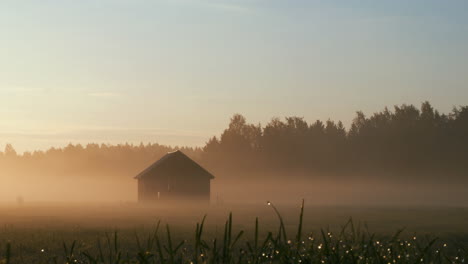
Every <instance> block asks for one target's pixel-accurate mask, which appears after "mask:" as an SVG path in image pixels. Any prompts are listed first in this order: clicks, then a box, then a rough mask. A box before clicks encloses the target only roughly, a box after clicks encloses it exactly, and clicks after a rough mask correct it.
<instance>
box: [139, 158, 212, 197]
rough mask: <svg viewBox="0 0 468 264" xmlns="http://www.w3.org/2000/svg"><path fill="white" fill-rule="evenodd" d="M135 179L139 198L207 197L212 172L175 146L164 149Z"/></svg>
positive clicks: (208, 195)
mask: <svg viewBox="0 0 468 264" xmlns="http://www.w3.org/2000/svg"><path fill="white" fill-rule="evenodd" d="M135 179H137V180H138V201H183V200H190V201H197V200H200V201H209V199H210V181H211V180H212V179H214V176H213V175H212V174H211V173H209V172H208V171H207V170H205V169H204V168H203V167H201V166H200V165H199V164H197V163H196V162H195V161H193V160H192V159H190V158H189V157H187V156H186V155H185V154H184V153H182V151H180V150H177V151H174V152H169V153H167V154H166V155H165V156H163V157H162V158H161V159H160V160H158V161H156V162H155V163H153V164H152V165H151V166H149V167H148V168H147V169H145V170H144V171H142V172H141V173H140V174H138V175H137V176H135Z"/></svg>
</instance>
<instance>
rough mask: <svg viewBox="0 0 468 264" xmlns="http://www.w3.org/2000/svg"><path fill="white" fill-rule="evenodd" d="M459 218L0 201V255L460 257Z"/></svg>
mask: <svg viewBox="0 0 468 264" xmlns="http://www.w3.org/2000/svg"><path fill="white" fill-rule="evenodd" d="M275 209H277V210H278V212H279V213H280V217H279V216H278V214H277V212H276V211H275ZM230 212H232V218H230V216H229V215H230ZM205 215H206V220H205V221H204V222H203V218H204V216H205ZM257 217H258V225H257V224H256V218H257ZM301 219H302V220H301ZM202 222H203V224H202ZM467 223H468V208H463V207H421V206H420V207H414V206H413V207H401V206H399V207H398V206H380V207H377V206H375V207H370V206H367V207H357V206H356V207H352V206H341V207H338V206H335V207H332V206H307V204H306V206H305V207H304V211H303V216H302V217H301V205H300V203H297V204H276V205H273V204H271V205H267V203H266V202H265V203H264V204H238V205H236V204H225V205H222V206H221V205H218V206H216V205H211V206H208V205H201V206H200V205H192V206H184V207H182V206H180V205H171V206H167V207H148V206H141V205H137V204H134V203H118V204H114V203H105V204H94V203H88V204H78V203H75V204H72V203H67V204H58V203H55V204H44V203H42V204H41V203H36V204H23V205H16V204H3V205H1V208H0V224H1V231H0V243H1V245H0V246H1V248H2V253H1V257H0V259H2V261H3V263H67V262H68V263H72V262H73V263H270V262H275V263H283V262H287V263H299V262H302V263H338V262H339V263H464V262H465V261H466V257H467V252H466V251H465V250H466V249H467V245H468V225H467ZM202 226H203V228H202ZM400 231H401V232H400ZM396 234H397V235H396Z"/></svg>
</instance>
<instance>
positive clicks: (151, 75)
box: [0, 0, 468, 151]
mask: <svg viewBox="0 0 468 264" xmlns="http://www.w3.org/2000/svg"><path fill="white" fill-rule="evenodd" d="M467 10H468V1H466V0H450V1H443V0H439V1H433V0H411V1H409V0H388V1H377V0H360V1H358V0H346V1H344V0H343V1H332V0H323V1H314V0H41V1H37V0H30V1H27V0H3V1H1V2H0V148H3V146H4V144H5V143H6V142H11V143H13V144H14V146H15V147H16V148H17V149H19V150H20V151H23V150H32V149H37V148H46V147H49V146H52V145H55V146H59V145H64V144H66V143H68V142H81V143H83V142H110V143H117V142H125V141H128V142H140V141H144V142H148V141H151V142H160V143H163V144H164V143H165V144H182V145H202V144H203V143H204V142H205V141H206V140H207V139H208V138H209V137H210V136H211V135H215V134H219V133H221V131H222V130H223V129H224V128H225V127H226V126H227V124H228V122H229V118H230V116H231V115H232V114H234V113H242V114H244V115H245V116H246V117H247V119H248V120H249V121H251V122H255V123H257V122H261V123H266V122H267V121H268V120H269V119H270V118H271V117H273V116H279V117H283V116H290V115H297V116H302V117H305V118H306V120H308V121H314V120H315V119H328V118H331V119H334V120H338V119H339V120H343V121H344V122H345V124H349V123H350V121H351V120H352V118H353V116H354V112H355V111H356V110H363V111H364V112H366V113H372V112H373V111H377V110H380V109H382V108H383V107H384V106H386V105H388V106H392V105H394V104H401V103H413V104H417V105H419V104H420V103H421V102H422V101H424V100H429V101H431V102H432V103H433V104H434V106H435V107H436V108H438V109H440V110H442V111H449V110H450V109H451V108H452V106H454V105H467V104H468V87H467V84H468V48H467V47H468V16H467V15H466V11H467Z"/></svg>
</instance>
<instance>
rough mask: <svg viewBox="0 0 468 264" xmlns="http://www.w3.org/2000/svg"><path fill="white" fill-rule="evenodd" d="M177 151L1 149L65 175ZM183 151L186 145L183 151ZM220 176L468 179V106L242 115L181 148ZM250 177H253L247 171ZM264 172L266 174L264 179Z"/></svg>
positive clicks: (128, 165)
mask: <svg viewBox="0 0 468 264" xmlns="http://www.w3.org/2000/svg"><path fill="white" fill-rule="evenodd" d="M174 149H176V148H172V147H168V146H163V145H158V144H147V145H144V144H140V145H137V146H135V145H129V144H124V145H116V146H109V145H105V144H101V145H98V144H88V145H87V146H81V145H71V144H70V145H68V146H67V147H65V148H61V149H56V148H51V149H49V150H48V151H45V152H42V151H35V152H33V153H24V154H23V155H17V154H16V152H15V151H14V149H13V147H12V146H11V145H7V146H6V148H5V151H4V152H3V153H0V164H2V168H6V167H8V165H13V164H15V165H16V166H15V167H16V168H22V169H26V168H29V169H30V170H38V171H39V170H42V171H49V172H54V173H59V174H61V173H62V174H63V173H64V174H70V173H86V174H89V173H91V174H95V173H98V174H99V173H100V172H106V173H107V174H109V173H111V174H112V173H113V172H115V173H118V174H125V173H128V174H131V173H135V172H138V170H140V169H142V168H144V166H146V165H148V164H150V163H151V162H153V161H154V160H156V159H158V158H160V157H161V156H162V155H164V154H165V153H166V152H168V151H172V150H174ZM179 149H180V148H179ZM182 150H183V151H184V152H185V153H187V154H188V155H189V156H191V157H192V158H194V159H195V160H197V161H198V162H200V163H202V164H203V165H204V166H205V167H206V168H207V169H209V170H212V171H213V172H214V173H215V174H216V175H226V177H228V176H229V177H243V176H245V177H253V176H252V175H265V177H268V175H273V172H274V173H275V174H279V175H283V177H289V176H291V175H292V174H294V173H298V174H303V175H304V176H306V177H313V176H314V175H335V176H336V175H338V176H340V177H341V176H346V175H351V174H355V175H359V174H362V175H364V174H365V175H379V176H383V175H384V176H385V177H407V176H408V175H412V176H413V177H429V176H431V177H432V176H436V177H439V178H442V177H444V179H445V178H452V177H458V178H460V177H465V178H466V176H465V175H466V173H468V106H462V107H456V108H454V109H453V110H452V111H451V112H450V113H447V114H442V113H439V112H438V111H437V110H435V109H434V108H433V107H432V106H431V104H430V103H429V102H424V103H423V104H422V105H421V107H420V108H417V107H415V106H413V105H400V106H395V107H394V108H393V110H390V109H387V108H385V109H384V110H383V111H381V112H378V113H374V114H373V115H371V116H365V115H364V113H362V112H357V114H356V117H355V118H354V120H353V122H352V124H351V126H350V128H349V129H346V128H345V127H344V125H343V124H342V123H341V122H334V121H332V120H327V121H325V122H323V121H319V120H317V121H315V122H313V123H311V124H309V123H307V122H306V121H305V120H304V119H303V118H301V117H287V118H285V119H284V120H282V119H279V118H273V119H272V120H271V121H270V122H269V123H267V124H266V125H264V126H262V125H261V124H250V123H247V121H246V119H245V118H244V117H243V116H242V115H239V114H236V115H234V116H233V117H232V118H231V122H230V124H229V127H228V128H227V129H226V130H224V132H223V133H222V134H221V135H220V136H219V137H213V138H211V139H210V140H209V141H208V142H207V143H206V145H205V146H204V147H203V148H182ZM246 175H248V176H246ZM259 177H260V176H259Z"/></svg>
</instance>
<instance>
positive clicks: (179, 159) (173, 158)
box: [134, 150, 214, 179]
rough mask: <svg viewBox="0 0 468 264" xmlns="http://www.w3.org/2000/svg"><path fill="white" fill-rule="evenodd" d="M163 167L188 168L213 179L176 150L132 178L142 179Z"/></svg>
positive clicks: (208, 173) (211, 175)
mask: <svg viewBox="0 0 468 264" xmlns="http://www.w3.org/2000/svg"><path fill="white" fill-rule="evenodd" d="M164 165H170V166H190V167H192V169H194V170H198V172H199V173H200V174H201V175H202V176H206V177H208V178H209V179H214V176H213V174H211V173H210V172H208V171H207V170H206V169H204V168H203V167H202V166H200V165H199V164H198V163H196V162H195V161H193V160H192V159H191V158H189V157H188V156H187V155H185V154H184V153H183V152H182V151H180V150H176V151H173V152H168V153H167V154H166V155H164V156H163V157H162V158H161V159H159V160H158V161H156V162H155V163H153V164H152V165H151V166H149V167H148V168H146V169H145V170H143V171H142V172H140V173H139V174H138V175H137V176H135V177H134V179H141V178H142V177H145V175H147V174H149V173H150V172H152V171H154V170H157V169H159V168H161V167H162V166H164Z"/></svg>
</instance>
